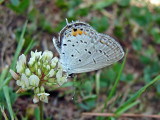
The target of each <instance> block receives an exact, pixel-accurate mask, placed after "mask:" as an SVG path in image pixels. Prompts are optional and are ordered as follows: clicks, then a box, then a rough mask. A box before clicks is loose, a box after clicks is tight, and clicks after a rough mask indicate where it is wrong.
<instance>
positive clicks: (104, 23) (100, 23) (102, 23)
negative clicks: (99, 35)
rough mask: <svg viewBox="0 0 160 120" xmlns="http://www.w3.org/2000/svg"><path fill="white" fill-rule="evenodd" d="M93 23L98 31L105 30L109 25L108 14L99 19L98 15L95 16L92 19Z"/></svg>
mask: <svg viewBox="0 0 160 120" xmlns="http://www.w3.org/2000/svg"><path fill="white" fill-rule="evenodd" d="M91 25H92V27H93V28H95V29H96V30H97V31H98V32H104V31H106V30H107V29H108V27H109V24H108V18H107V17H106V16H103V17H102V18H101V19H98V18H97V17H94V18H93V19H92V21H91Z"/></svg>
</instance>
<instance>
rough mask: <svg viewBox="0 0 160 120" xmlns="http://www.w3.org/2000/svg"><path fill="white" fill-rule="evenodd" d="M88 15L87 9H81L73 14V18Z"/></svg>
mask: <svg viewBox="0 0 160 120" xmlns="http://www.w3.org/2000/svg"><path fill="white" fill-rule="evenodd" d="M86 15H88V9H87V8H81V9H78V10H77V11H76V12H75V16H81V17H83V16H86Z"/></svg>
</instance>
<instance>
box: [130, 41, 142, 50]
mask: <svg viewBox="0 0 160 120" xmlns="http://www.w3.org/2000/svg"><path fill="white" fill-rule="evenodd" d="M142 41H143V39H142V38H137V39H134V40H133V42H132V46H133V49H134V50H136V51H140V50H141V49H142Z"/></svg>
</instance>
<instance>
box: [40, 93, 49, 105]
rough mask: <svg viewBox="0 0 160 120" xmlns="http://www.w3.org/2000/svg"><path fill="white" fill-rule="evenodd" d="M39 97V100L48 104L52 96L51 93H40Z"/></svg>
mask: <svg viewBox="0 0 160 120" xmlns="http://www.w3.org/2000/svg"><path fill="white" fill-rule="evenodd" d="M37 95H38V96H39V99H40V100H41V101H43V102H45V103H48V97H47V96H49V95H50V94H49V93H39V94H37Z"/></svg>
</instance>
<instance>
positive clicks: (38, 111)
mask: <svg viewBox="0 0 160 120" xmlns="http://www.w3.org/2000/svg"><path fill="white" fill-rule="evenodd" d="M34 116H35V118H36V120H40V110H39V107H37V108H35V110H34Z"/></svg>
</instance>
